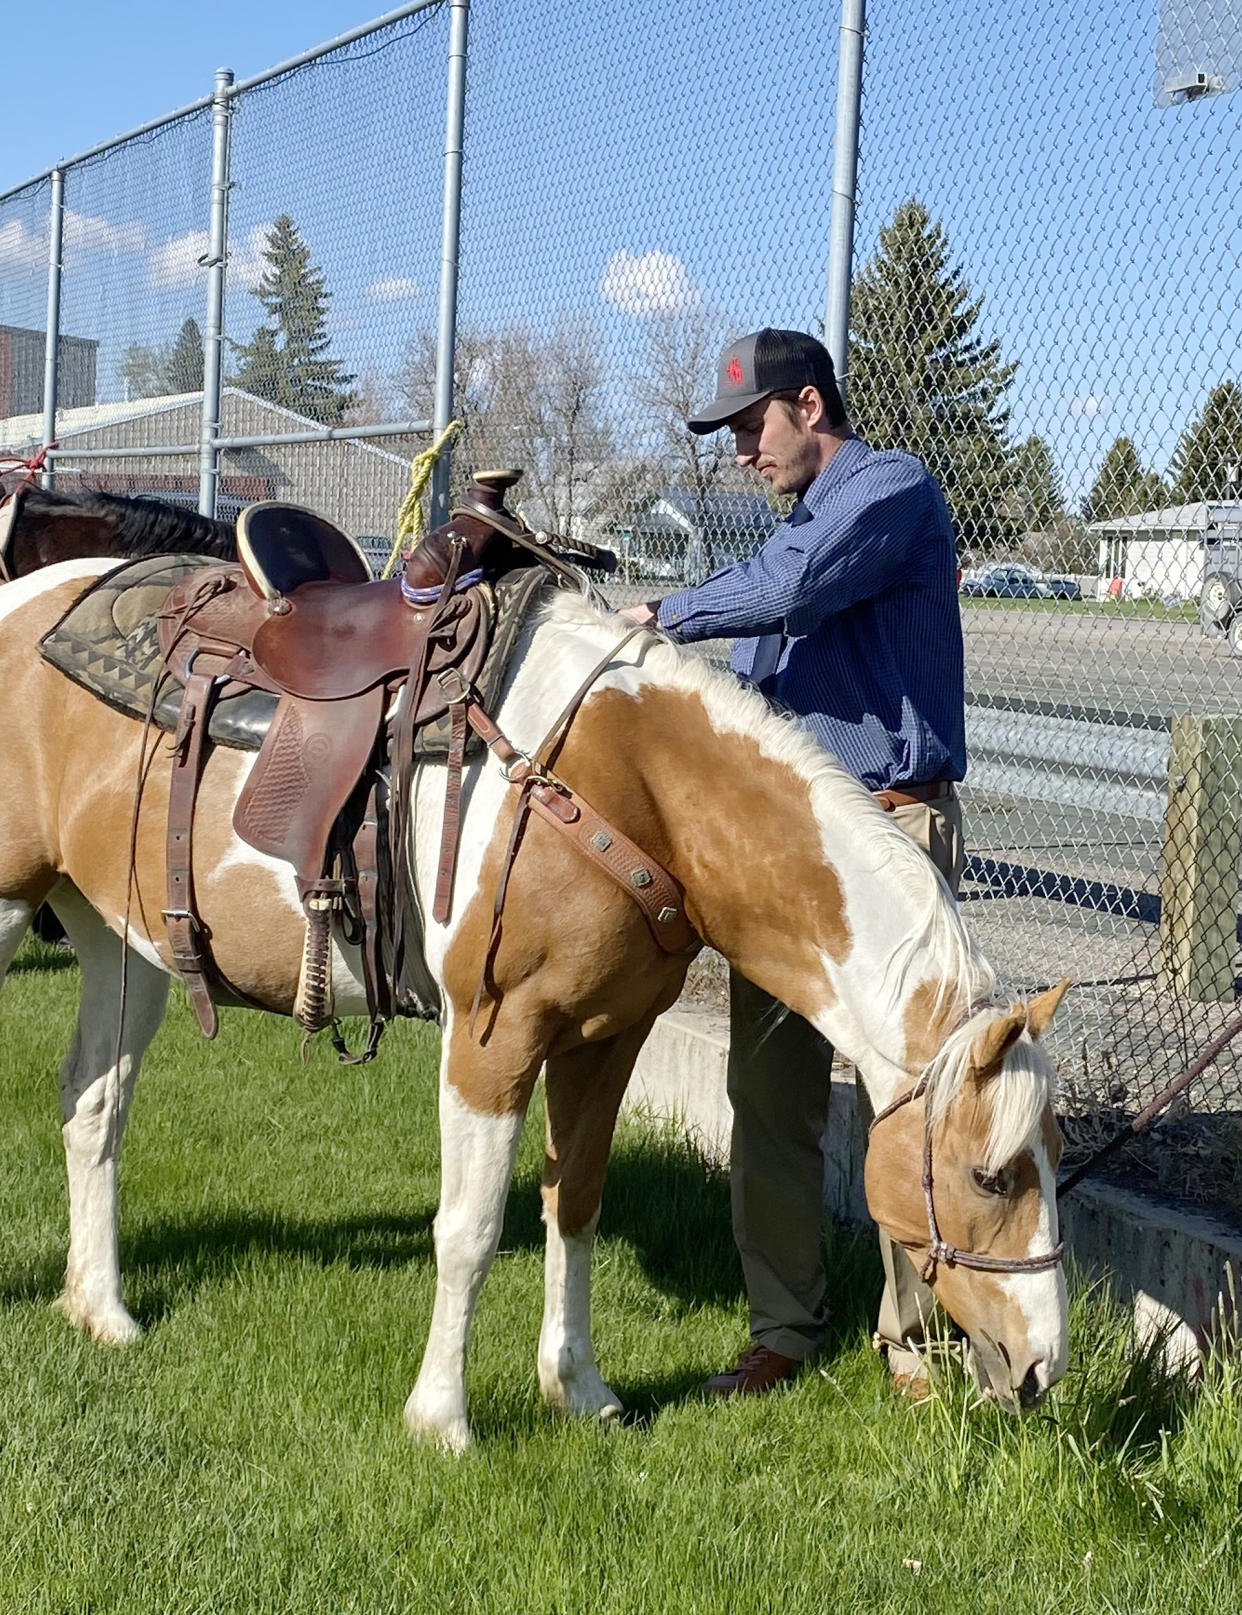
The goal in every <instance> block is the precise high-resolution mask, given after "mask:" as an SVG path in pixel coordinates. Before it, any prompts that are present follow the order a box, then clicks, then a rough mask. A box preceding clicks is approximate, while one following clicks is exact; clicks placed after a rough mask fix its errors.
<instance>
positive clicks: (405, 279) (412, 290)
mask: <svg viewBox="0 0 1242 1615" xmlns="http://www.w3.org/2000/svg"><path fill="white" fill-rule="evenodd" d="M422 295H423V288H422V287H421V286H420V285H419V284H418V282H417V281H416V280H411V279H410V277H409V276H408V275H390V276H389V277H388V279H387V280H373V281H372V282H371V284H370V285H369V286H368V287H367V296H368V297H369V298H370V299H371V301H372V302H373V303H413V302H416V301H417V300H418V299H419V298H420V297H421V296H422Z"/></svg>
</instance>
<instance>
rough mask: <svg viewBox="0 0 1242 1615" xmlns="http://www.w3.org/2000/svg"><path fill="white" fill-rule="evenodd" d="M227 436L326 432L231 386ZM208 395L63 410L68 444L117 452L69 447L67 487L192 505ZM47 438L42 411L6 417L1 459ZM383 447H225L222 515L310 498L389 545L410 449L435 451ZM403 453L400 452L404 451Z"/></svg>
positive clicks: (356, 442)
mask: <svg viewBox="0 0 1242 1615" xmlns="http://www.w3.org/2000/svg"><path fill="white" fill-rule="evenodd" d="M220 416H221V420H220V435H221V436H222V437H254V436H259V435H261V434H270V435H272V436H275V435H276V434H278V433H282V432H288V433H293V432H312V431H317V430H321V429H322V428H320V427H319V424H318V422H316V421H312V420H308V419H307V418H306V417H305V416H303V415H298V414H295V413H294V411H293V410H290V409H283V408H281V407H280V406H279V405H277V404H271V403H268V402H267V401H266V400H265V399H262V398H256V397H254V396H253V394H251V393H247V392H243V391H242V390H241V388H239V387H225V388H224V390H223V392H222V394H221V399H220ZM202 417H203V395H202V394H201V393H181V394H174V395H172V396H170V397H167V398H140V399H133V400H131V401H129V402H127V403H112V404H91V405H88V406H85V407H82V408H78V409H63V410H60V411H59V412H58V413H57V416H56V442H57V445H58V446H59V448H60V449H62V450H65V451H71V450H74V449H112V450H118V449H119V450H121V451H123V452H122V453H120V454H118V455H116V456H115V457H109V458H107V459H94V458H93V457H87V456H84V457H83V458H82V459H74V458H73V457H72V454H69V453H66V454H62V456H61V457H59V458H58V459H57V460H56V482H57V486H58V487H62V488H65V489H67V490H72V489H74V488H75V487H80V486H88V487H93V488H100V489H103V490H104V491H105V492H108V493H118V494H125V495H134V494H145V495H148V496H153V497H155V498H157V499H170V500H173V501H174V502H176V503H179V504H187V505H190V506H191V507H193V506H195V505H196V504H197V502H198V441H199V436H200V434H201V432H202ZM42 436H43V417H42V416H41V415H14V416H10V417H9V418H8V419H7V420H0V459H3V457H4V456H5V455H10V454H11V455H14V456H20V457H22V458H25V457H27V456H28V455H30V454H33V453H34V451H35V449H36V448H37V447H38V446H39V444H40V443H41V441H42ZM385 441H386V443H387V444H388V445H389V447H386V448H378V447H377V446H376V445H375V444H373V443H368V442H366V441H365V440H363V439H360V438H337V439H335V440H330V441H327V442H321V443H282V444H265V445H256V446H255V447H253V448H244V449H223V450H221V453H220V478H219V499H218V507H217V513H218V514H219V515H220V516H221V517H223V518H224V519H226V520H230V521H231V520H232V519H233V518H234V517H235V516H236V514H237V512H238V510H240V509H241V508H242V506H244V505H249V504H253V503H254V501H255V500H258V499H283V500H285V501H286V502H287V503H289V504H293V505H305V506H306V508H307V509H308V510H314V511H317V512H318V513H319V515H321V516H326V517H327V518H328V520H329V521H332V522H335V523H336V524H337V526H338V527H343V528H344V529H345V531H346V532H347V533H349V534H351V535H352V536H353V537H354V538H357V539H359V540H361V541H363V542H364V544H365V542H366V541H368V540H369V541H370V542H371V547H374V548H383V547H385V546H386V545H387V543H388V542H389V541H390V539H391V538H392V536H393V535H394V534H395V532H396V521H397V512H398V511H399V510H400V508H401V502H402V500H403V499H404V498H405V494H406V490H407V488H408V487H409V481H410V461H409V456H410V455H411V454H414V453H416V452H417V451H418V450H420V449H422V448H425V447H426V444H425V442H423V441H420V440H417V439H414V438H396V439H391V438H390V439H386V440H385ZM182 446H184V447H186V448H187V449H189V450H190V452H189V453H186V454H168V453H163V454H158V453H156V454H152V453H150V452H148V451H150V450H151V449H164V450H167V449H169V448H178V447H182ZM393 450H396V452H395V453H394V452H393Z"/></svg>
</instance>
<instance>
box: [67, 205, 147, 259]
mask: <svg viewBox="0 0 1242 1615" xmlns="http://www.w3.org/2000/svg"><path fill="white" fill-rule="evenodd" d="M64 229H65V248H66V250H67V251H68V252H70V253H74V254H76V253H88V252H142V251H143V250H144V249H145V247H146V244H147V231H146V226H145V225H143V224H140V223H139V222H138V221H137V220H136V219H130V220H125V221H122V222H121V223H120V224H115V223H114V222H113V221H112V220H111V219H101V218H98V217H97V216H95V215H93V214H90V213H75V212H74V211H73V209H72V208H66V209H65V226H64Z"/></svg>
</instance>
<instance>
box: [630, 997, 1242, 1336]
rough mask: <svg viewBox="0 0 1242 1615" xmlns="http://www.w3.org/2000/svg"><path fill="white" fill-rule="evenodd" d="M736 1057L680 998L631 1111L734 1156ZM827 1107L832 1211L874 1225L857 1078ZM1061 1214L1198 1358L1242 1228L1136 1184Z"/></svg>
mask: <svg viewBox="0 0 1242 1615" xmlns="http://www.w3.org/2000/svg"><path fill="white" fill-rule="evenodd" d="M728 1053H729V1022H728V1017H727V1016H724V1015H721V1014H718V1013H712V1012H710V1011H708V1010H702V1009H697V1008H694V1007H692V1006H689V1005H687V1004H685V1003H681V1004H678V1005H677V1006H676V1007H675V1008H673V1009H671V1010H669V1011H668V1012H667V1013H666V1014H664V1015H662V1016H661V1017H660V1019H659V1021H657V1023H656V1025H655V1028H654V1030H653V1031H652V1034H651V1036H650V1037H649V1038H648V1039H647V1042H646V1045H645V1046H644V1048H643V1051H642V1053H641V1054H640V1056H639V1059H638V1064H637V1066H636V1067H635V1070H634V1077H633V1080H632V1081H631V1084H630V1088H629V1092H628V1094H627V1095H626V1105H627V1107H628V1108H631V1109H638V1110H641V1111H643V1112H645V1113H646V1114H648V1115H651V1116H655V1117H658V1118H661V1119H665V1120H669V1121H672V1122H673V1123H674V1124H675V1125H677V1126H678V1127H680V1128H682V1129H684V1130H685V1132H687V1133H688V1134H689V1135H690V1136H691V1137H692V1138H693V1139H694V1140H695V1141H696V1143H697V1144H698V1145H699V1147H700V1148H701V1149H702V1150H703V1152H704V1154H705V1155H706V1156H707V1157H708V1158H709V1159H711V1160H714V1161H719V1162H721V1163H724V1162H727V1161H728V1158H729V1133H730V1129H731V1125H732V1110H731V1107H730V1105H729V1100H728V1097H727V1095H726V1092H725V1070H726V1064H727V1061H728ZM830 1115H831V1117H832V1120H831V1122H830V1125H829V1128H828V1133H827V1135H826V1137H825V1140H824V1206H825V1210H826V1211H827V1212H828V1214H829V1215H831V1216H834V1217H837V1218H839V1219H841V1220H843V1221H847V1222H870V1220H871V1219H870V1217H869V1215H868V1213H867V1207H866V1200H865V1198H864V1195H863V1184H862V1159H863V1148H862V1136H861V1130H860V1128H859V1125H858V1113H857V1107H856V1104H855V1097H854V1084H853V1082H852V1081H848V1080H845V1079H842V1080H837V1079H835V1078H834V1080H833V1084H832V1099H831V1102H830ZM1062 1222H1063V1232H1064V1234H1065V1237H1066V1240H1067V1242H1068V1245H1069V1250H1070V1254H1071V1255H1072V1257H1073V1258H1074V1261H1075V1262H1076V1263H1077V1265H1078V1266H1079V1268H1080V1269H1081V1270H1082V1271H1083V1272H1084V1273H1085V1274H1086V1275H1087V1276H1088V1277H1089V1278H1091V1279H1093V1280H1097V1279H1098V1280H1106V1281H1107V1282H1108V1283H1109V1284H1110V1285H1111V1286H1112V1288H1113V1290H1114V1291H1115V1293H1116V1294H1117V1295H1118V1297H1119V1298H1120V1299H1121V1300H1122V1301H1123V1302H1125V1303H1127V1304H1129V1305H1130V1306H1131V1307H1132V1308H1133V1311H1134V1319H1135V1327H1136V1332H1137V1334H1138V1336H1139V1338H1140V1339H1142V1340H1145V1341H1147V1340H1152V1339H1156V1338H1159V1339H1163V1340H1165V1341H1166V1343H1167V1344H1166V1349H1167V1352H1168V1355H1169V1356H1170V1357H1171V1358H1173V1359H1175V1360H1178V1361H1189V1360H1193V1359H1195V1358H1197V1357H1198V1355H1199V1354H1200V1353H1201V1351H1202V1350H1203V1348H1204V1346H1205V1345H1206V1344H1207V1342H1208V1341H1209V1340H1210V1338H1211V1336H1212V1334H1213V1332H1214V1330H1215V1329H1216V1328H1217V1326H1218V1324H1219V1321H1220V1315H1221V1312H1222V1309H1223V1307H1224V1306H1225V1300H1224V1298H1230V1297H1233V1296H1236V1295H1239V1294H1242V1234H1240V1233H1239V1232H1238V1231H1237V1230H1236V1229H1235V1228H1232V1227H1230V1226H1229V1224H1227V1223H1224V1222H1221V1221H1219V1220H1217V1219H1216V1218H1213V1217H1211V1216H1208V1215H1206V1214H1202V1213H1198V1212H1193V1211H1186V1210H1184V1209H1182V1208H1181V1207H1178V1206H1174V1205H1170V1204H1168V1203H1167V1202H1165V1201H1162V1200H1158V1199H1156V1198H1155V1197H1153V1196H1150V1195H1145V1194H1140V1193H1138V1192H1136V1191H1134V1190H1129V1189H1122V1188H1118V1187H1116V1186H1114V1185H1112V1184H1108V1183H1090V1182H1088V1183H1084V1184H1082V1185H1081V1186H1080V1187H1079V1188H1078V1189H1076V1190H1075V1191H1074V1193H1073V1194H1072V1195H1071V1196H1069V1198H1068V1199H1067V1200H1066V1201H1065V1203H1064V1205H1063V1207H1062ZM1228 1305H1229V1306H1232V1301H1229V1302H1228Z"/></svg>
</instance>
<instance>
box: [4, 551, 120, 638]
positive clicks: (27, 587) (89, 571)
mask: <svg viewBox="0 0 1242 1615" xmlns="http://www.w3.org/2000/svg"><path fill="white" fill-rule="evenodd" d="M115 566H116V561H115V559H113V560H109V559H108V558H107V557H106V556H99V555H95V556H85V557H83V556H77V557H75V559H74V560H72V561H57V562H56V564H55V565H54V566H44V567H40V568H39V570H38V571H37V572H28V573H27V574H26V576H25V577H24V578H14V579H13V581H12V582H11V583H3V584H0V622H3V620H4V618H5V617H7V616H8V615H9V614H10V613H11V612H14V611H20V610H21V608H22V607H23V606H26V605H29V604H30V602H31V601H32V600H37V599H38V598H39V596H40V595H41V594H45V593H46V592H47V591H48V590H49V589H55V588H58V587H59V585H60V584H62V583H71V582H73V581H74V580H76V579H78V578H90V579H91V580H92V581H93V580H94V579H95V578H97V577H101V576H102V575H103V573H105V572H108V571H111V570H112V568H113V567H115Z"/></svg>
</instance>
